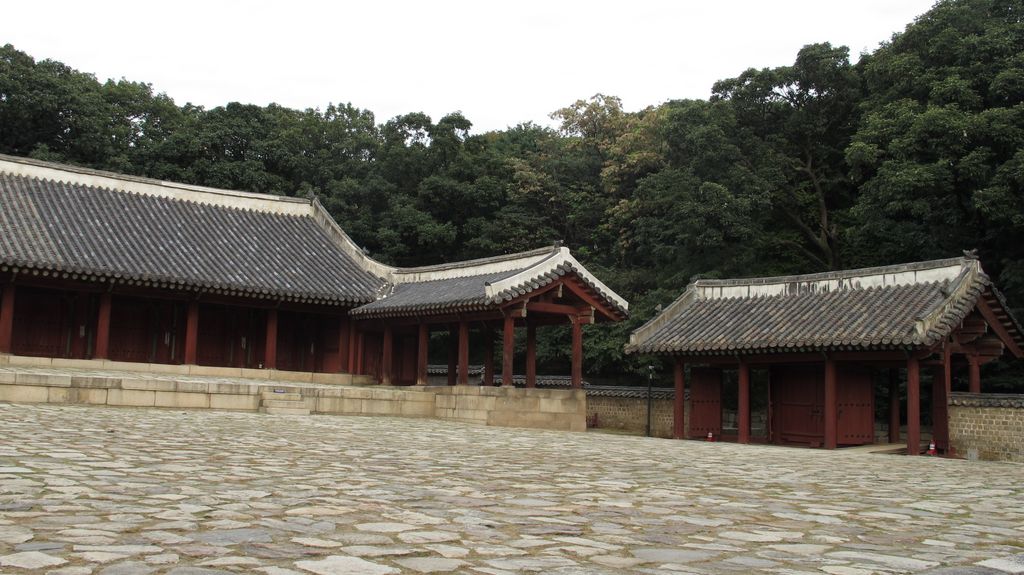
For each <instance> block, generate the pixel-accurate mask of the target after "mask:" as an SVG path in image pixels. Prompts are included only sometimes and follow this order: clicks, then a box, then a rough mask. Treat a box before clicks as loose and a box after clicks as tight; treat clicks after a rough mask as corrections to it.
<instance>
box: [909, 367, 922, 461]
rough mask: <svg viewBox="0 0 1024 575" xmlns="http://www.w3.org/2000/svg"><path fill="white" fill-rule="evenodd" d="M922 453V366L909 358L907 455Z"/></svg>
mask: <svg viewBox="0 0 1024 575" xmlns="http://www.w3.org/2000/svg"><path fill="white" fill-rule="evenodd" d="M920 452H921V364H920V362H919V361H918V359H917V358H916V357H913V356H911V357H909V358H907V455H919V454H920Z"/></svg>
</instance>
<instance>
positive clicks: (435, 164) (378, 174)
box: [0, 0, 1024, 376]
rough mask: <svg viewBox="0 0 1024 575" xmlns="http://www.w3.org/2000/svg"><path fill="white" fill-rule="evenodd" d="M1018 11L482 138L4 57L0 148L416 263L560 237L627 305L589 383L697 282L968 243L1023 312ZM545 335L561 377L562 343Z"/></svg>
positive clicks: (590, 352) (454, 123) (416, 116)
mask: <svg viewBox="0 0 1024 575" xmlns="http://www.w3.org/2000/svg"><path fill="white" fill-rule="evenodd" d="M1022 15H1024V5H1022V4H1021V2H1020V0H940V1H939V2H938V3H936V5H935V6H934V8H933V9H932V10H930V11H929V12H927V13H926V14H923V15H921V16H920V17H918V18H917V19H916V20H915V21H914V22H913V23H911V24H909V25H908V26H907V27H906V29H905V30H904V31H903V32H900V33H897V34H895V35H894V36H893V37H892V39H891V40H890V41H889V42H886V43H884V44H883V45H882V46H880V47H879V48H878V49H877V50H875V51H873V52H871V53H869V54H863V55H861V57H860V58H859V59H858V60H857V61H852V60H851V57H850V54H849V50H848V49H847V48H846V47H842V46H833V45H831V44H829V43H819V44H811V45H808V46H805V47H804V48H803V49H801V50H800V51H799V53H797V54H796V57H795V59H794V61H793V63H792V65H788V66H782V67H779V68H770V69H749V70H745V71H741V72H740V73H739V74H738V75H737V76H736V77H734V78H727V79H723V80H721V81H719V82H717V83H716V84H715V85H714V86H713V87H712V90H711V95H710V97H709V99H707V100H676V101H669V102H666V103H663V104H659V105H654V106H650V107H647V108H644V109H642V110H639V111H636V112H629V111H626V110H625V109H624V108H623V106H622V102H621V101H620V100H619V99H618V98H616V97H614V96H611V95H604V94H597V95H595V96H593V97H591V98H588V99H583V100H579V101H576V102H574V103H571V104H569V105H568V106H566V107H564V108H562V109H559V110H557V111H555V112H553V113H552V115H551V117H552V118H553V119H554V120H555V121H556V122H557V124H558V127H557V128H556V129H550V128H546V127H542V126H538V125H535V124H531V123H524V124H520V125H517V126H515V127H512V128H509V129H506V130H503V131H495V132H488V133H484V134H473V133H472V132H471V128H472V123H471V121H470V119H468V118H466V117H464V116H463V115H462V114H461V113H459V112H453V113H450V114H448V115H446V116H444V117H442V118H439V119H437V120H436V121H435V119H433V118H431V117H429V116H427V115H425V114H423V113H419V112H412V113H409V114H405V115H401V116H397V117H395V118H390V119H387V120H386V121H384V122H379V121H378V120H377V119H376V118H375V117H374V116H373V114H372V113H371V112H369V111H368V110H363V109H359V108H356V107H354V106H353V105H351V104H330V105H328V106H327V107H326V108H324V109H308V110H292V109H288V108H284V107H281V106H278V105H274V104H271V105H269V106H263V107H261V106H253V105H245V104H240V103H229V104H226V105H224V106H221V107H216V108H212V109H204V108H202V107H197V106H192V105H184V106H179V105H177V104H175V102H174V101H173V100H172V99H171V98H170V97H168V96H167V95H164V94H155V93H153V90H152V88H151V86H150V85H148V84H145V83H141V82H133V81H128V80H124V79H122V80H120V81H116V82H115V81H110V80H108V81H106V82H100V81H99V80H97V79H96V77H95V76H93V75H91V74H88V73H83V72H79V71H76V70H73V69H71V68H69V67H68V66H65V65H64V64H61V63H60V62H55V61H51V60H41V61H36V60H34V59H33V58H32V57H31V56H29V55H27V54H25V53H23V52H20V51H18V50H17V49H16V48H15V47H13V46H11V45H7V46H4V47H3V48H0V152H2V153H6V154H14V155H21V156H31V157H36V158H40V159H46V160H54V161H61V162H70V163H75V164H81V165H86V166H90V167H94V168H99V169H107V170H113V171H118V172H124V173H129V174H137V175H144V176H149V177H155V178H163V179H169V180H178V181H182V182H188V183H195V184H201V185H208V186H217V187H226V188H237V189H244V190H250V191H256V192H266V193H275V194H285V195H290V196H305V197H313V196H315V197H317V198H318V199H319V200H320V201H321V202H322V203H323V204H324V205H325V206H326V207H327V209H328V210H329V211H330V212H331V213H332V214H333V215H334V217H335V218H336V219H337V220H338V221H339V223H340V224H341V225H342V227H343V228H345V230H346V231H347V232H348V233H349V234H350V235H351V236H352V237H353V238H354V239H355V240H356V241H357V242H358V243H359V244H360V245H362V246H365V247H366V248H367V249H368V250H369V251H370V253H371V254H372V255H373V256H374V257H375V258H377V259H380V260H383V261H385V262H388V263H392V264H397V265H422V264H427V263H438V262H444V261H452V260H457V259H466V258H474V257H483V256H488V255H494V254H497V253H504V252H513V251H521V250H526V249H531V248H535V247H538V246H541V245H545V244H550V243H552V242H554V241H563V242H565V243H566V244H567V245H568V246H570V247H571V248H572V249H573V250H574V251H575V252H576V253H577V255H578V257H579V258H580V259H581V260H583V261H584V262H585V263H586V264H587V265H588V267H592V268H593V269H594V270H596V272H597V273H598V274H600V276H601V277H602V278H603V279H604V280H605V281H606V283H608V284H609V285H610V286H611V287H612V288H613V289H615V290H617V291H619V292H620V293H622V294H623V295H624V296H625V297H626V298H627V299H629V300H630V301H631V302H632V303H633V312H634V314H633V318H632V319H631V320H630V321H628V322H625V323H624V324H620V325H614V326H607V327H604V326H592V327H590V328H588V335H587V338H588V345H587V346H586V353H587V365H588V369H589V370H590V371H591V372H592V373H596V374H602V375H610V376H612V375H616V374H621V373H628V372H634V373H635V372H636V371H637V370H638V369H639V366H638V362H637V360H636V359H635V358H624V357H623V356H622V344H623V343H624V342H625V339H626V336H627V335H628V333H629V332H630V331H631V330H632V329H633V328H635V327H636V326H637V325H639V324H640V323H642V322H643V321H645V320H646V319H648V318H649V317H651V315H652V314H653V313H654V310H655V308H656V306H657V305H664V304H667V303H669V302H670V301H671V300H672V299H673V298H674V297H676V296H677V295H678V294H679V292H680V291H681V290H682V289H683V288H684V287H685V286H686V284H687V283H688V282H689V281H691V279H693V278H694V277H695V276H702V277H727V276H735V277H742V276H754V275H770V274H791V273H804V272H813V271H822V270H828V269H838V268H846V267H857V266H868V265H883V264H890V263H898V262H906V261H913V260H919V259H928V258H938V257H951V256H956V255H959V254H960V253H961V251H962V250H968V249H977V250H978V253H979V255H980V257H981V259H982V261H983V263H984V265H985V268H986V270H987V271H988V272H989V274H990V275H992V276H993V278H994V280H995V281H996V283H997V284H998V285H1000V287H1001V288H1003V289H1004V291H1005V292H1006V294H1007V296H1008V298H1009V301H1010V303H1011V304H1016V305H1020V304H1021V303H1022V302H1024V23H1022ZM546 337H547V338H548V339H547V340H545V341H544V342H542V344H541V356H540V360H541V362H542V364H546V366H547V367H548V368H550V369H563V368H566V366H567V361H568V359H567V358H566V357H564V355H562V354H564V350H565V349H566V348H565V346H562V345H555V344H556V343H559V342H558V340H559V339H560V338H564V337H567V335H566V334H562V333H558V332H556V333H554V334H550V335H548V336H546Z"/></svg>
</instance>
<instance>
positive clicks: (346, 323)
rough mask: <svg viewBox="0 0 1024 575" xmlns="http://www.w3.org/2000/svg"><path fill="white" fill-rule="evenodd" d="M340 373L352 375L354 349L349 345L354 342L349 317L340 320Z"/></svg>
mask: <svg viewBox="0 0 1024 575" xmlns="http://www.w3.org/2000/svg"><path fill="white" fill-rule="evenodd" d="M338 323H339V325H338V355H339V356H341V357H339V358H338V371H340V372H341V373H350V370H349V366H351V365H352V363H351V355H352V349H351V347H352V346H351V344H350V343H349V342H350V341H351V340H352V322H351V321H350V320H349V319H348V317H347V316H341V318H339V319H338Z"/></svg>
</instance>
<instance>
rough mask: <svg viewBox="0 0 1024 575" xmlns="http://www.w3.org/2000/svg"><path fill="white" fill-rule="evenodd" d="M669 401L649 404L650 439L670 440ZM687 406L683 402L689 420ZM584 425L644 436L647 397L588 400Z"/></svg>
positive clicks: (670, 408) (656, 401)
mask: <svg viewBox="0 0 1024 575" xmlns="http://www.w3.org/2000/svg"><path fill="white" fill-rule="evenodd" d="M672 403H673V400H672V399H658V398H654V399H652V400H651V435H653V436H654V437H668V438H671V437H672ZM689 410H690V403H689V402H686V415H687V416H689ZM587 422H588V423H589V425H590V426H591V427H596V428H598V429H602V428H603V429H617V430H621V431H629V432H633V433H643V432H644V431H646V429H647V398H646V397H613V396H601V395H591V396H588V397H587Z"/></svg>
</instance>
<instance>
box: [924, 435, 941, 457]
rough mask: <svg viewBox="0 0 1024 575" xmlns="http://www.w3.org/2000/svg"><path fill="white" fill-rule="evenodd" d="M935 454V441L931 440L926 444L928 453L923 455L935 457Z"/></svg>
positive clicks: (936, 452)
mask: <svg viewBox="0 0 1024 575" xmlns="http://www.w3.org/2000/svg"><path fill="white" fill-rule="evenodd" d="M937 454H938V451H936V450H935V440H934V439H933V440H932V441H931V443H929V444H928V451H926V452H925V455H937Z"/></svg>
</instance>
